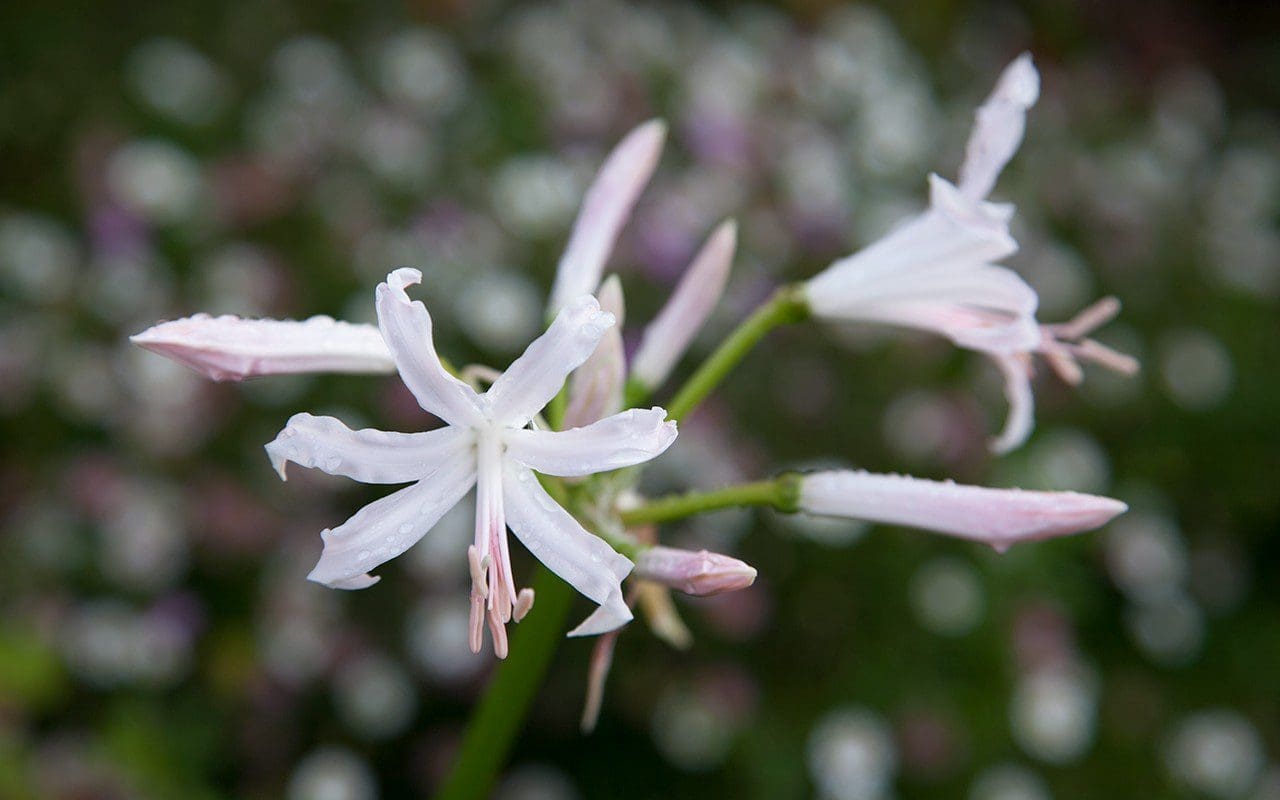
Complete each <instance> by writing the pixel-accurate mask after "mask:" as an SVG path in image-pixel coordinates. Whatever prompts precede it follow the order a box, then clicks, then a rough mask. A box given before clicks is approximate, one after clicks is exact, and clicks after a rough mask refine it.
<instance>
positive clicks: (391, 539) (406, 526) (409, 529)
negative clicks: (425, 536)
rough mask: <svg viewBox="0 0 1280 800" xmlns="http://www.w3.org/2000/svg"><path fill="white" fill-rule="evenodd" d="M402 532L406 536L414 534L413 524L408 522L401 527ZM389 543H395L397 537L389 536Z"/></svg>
mask: <svg viewBox="0 0 1280 800" xmlns="http://www.w3.org/2000/svg"><path fill="white" fill-rule="evenodd" d="M400 532H401V533H404V534H409V533H413V525H412V524H411V523H408V522H406V523H405V524H403V525H401V526H400ZM387 541H388V542H394V541H395V537H393V536H388V537H387Z"/></svg>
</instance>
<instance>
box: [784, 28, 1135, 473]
mask: <svg viewBox="0 0 1280 800" xmlns="http://www.w3.org/2000/svg"><path fill="white" fill-rule="evenodd" d="M1039 95H1040V76H1039V74H1038V73H1037V72H1036V68H1035V66H1034V65H1033V64H1032V63H1031V57H1030V56H1029V55H1026V54H1023V55H1022V56H1019V57H1018V58H1017V59H1015V60H1014V62H1013V63H1012V64H1010V65H1009V66H1008V67H1007V68H1005V70H1004V72H1003V73H1002V74H1001V75H1000V79H999V80H998V81H997V82H996V87H995V89H994V90H993V91H992V92H991V95H990V96H989V97H988V98H987V100H986V101H985V102H984V103H983V104H982V106H981V107H980V108H979V109H978V112H977V115H976V118H975V120H974V124H973V129H972V131H971V133H970V135H969V141H968V144H967V145H966V147H965V154H964V161H963V163H961V165H960V173H959V178H958V180H957V181H956V183H954V184H953V183H951V182H950V181H947V180H945V179H943V178H941V177H939V176H937V175H930V176H929V192H930V194H929V207H928V208H927V209H926V210H925V211H923V212H921V213H920V214H917V215H916V216H914V217H911V218H910V219H907V220H906V221H904V222H903V223H902V224H901V225H899V226H898V227H897V228H895V229H894V230H892V231H890V232H889V233H888V234H887V235H886V236H884V237H882V238H880V239H879V240H877V241H875V242H873V243H872V244H871V245H869V246H867V247H865V248H863V249H862V250H859V251H858V252H856V253H854V254H853V255H850V256H848V257H846V258H842V259H840V260H839V261H836V262H835V263H833V264H832V265H831V266H829V267H827V269H825V270H823V271H822V272H821V273H819V274H818V275H816V276H814V277H813V278H812V279H810V280H809V281H808V282H807V283H806V284H805V285H804V296H805V300H806V303H807V305H808V308H809V309H810V311H811V312H812V313H813V314H814V316H817V317H819V318H825V319H828V320H833V321H838V320H843V321H852V322H871V323H880V324H887V325H895V326H899V327H905V328H915V329H918V330H923V331H928V332H930V333H935V334H939V335H941V336H945V337H947V338H949V339H951V341H953V342H954V343H955V344H957V345H959V346H960V347H965V348H968V349H970V350H976V351H978V352H981V353H983V354H985V355H987V356H988V357H989V358H990V359H991V360H992V362H993V363H994V364H995V365H996V367H997V368H999V370H1000V371H1001V374H1002V375H1003V376H1004V381H1005V396H1006V398H1007V399H1008V401H1009V404H1010V410H1009V414H1008V417H1007V420H1006V422H1005V426H1004V430H1003V431H1002V432H1001V433H1000V435H999V436H997V437H995V438H994V439H993V440H992V442H991V448H992V450H994V451H996V452H998V453H1004V452H1008V451H1009V450H1012V449H1014V448H1015V447H1018V446H1019V445H1021V444H1022V443H1023V442H1025V441H1026V439H1027V437H1028V436H1029V435H1030V433H1031V428H1032V410H1033V409H1032V406H1033V398H1032V393H1031V364H1032V356H1033V355H1040V356H1042V357H1043V358H1045V359H1046V360H1047V361H1049V363H1050V365H1051V366H1053V367H1054V371H1055V372H1057V373H1058V374H1059V375H1061V376H1062V377H1063V378H1064V379H1067V380H1068V381H1070V382H1072V383H1078V382H1079V379H1080V372H1079V368H1078V365H1076V364H1075V362H1076V361H1090V362H1093V363H1095V364H1099V365H1101V366H1104V367H1107V368H1109V369H1114V370H1118V371H1121V372H1125V373H1131V372H1133V371H1134V370H1136V369H1137V364H1136V362H1134V361H1133V359H1130V358H1128V357H1127V356H1124V355H1122V354H1119V353H1115V352H1114V351H1110V350H1108V349H1107V348H1105V347H1102V346H1101V345H1099V344H1098V343H1097V342H1094V341H1092V340H1082V338H1081V337H1082V336H1083V335H1084V334H1085V333H1087V332H1088V331H1089V330H1091V329H1092V327H1096V325H1098V324H1101V323H1102V322H1105V321H1106V320H1107V319H1109V318H1110V315H1113V314H1114V313H1115V311H1116V310H1118V308H1119V307H1118V305H1117V304H1115V301H1114V300H1107V301H1103V302H1101V303H1100V304H1098V305H1097V306H1094V307H1092V308H1091V309H1089V310H1087V311H1086V312H1084V314H1082V317H1083V318H1088V320H1089V321H1091V322H1092V325H1085V324H1083V323H1081V322H1080V318H1078V319H1077V320H1076V321H1073V322H1072V323H1068V324H1064V325H1041V324H1039V323H1038V322H1037V320H1036V310H1037V306H1038V304H1039V298H1038V297H1037V296H1036V293H1035V290H1034V289H1032V288H1031V287H1030V286H1029V285H1028V284H1027V283H1026V282H1025V281H1024V280H1023V279H1022V278H1021V277H1019V276H1018V274H1017V273H1015V272H1014V271H1013V270H1011V269H1009V268H1008V267H1005V266H1002V265H1000V264H997V263H996V262H997V261H1000V260H1001V259H1004V258H1007V257H1008V256H1011V255H1013V254H1014V253H1015V252H1017V250H1018V243H1017V242H1016V241H1014V239H1013V237H1012V235H1011V234H1010V233H1009V222H1010V220H1011V219H1012V218H1013V213H1014V208H1013V206H1012V205H1009V204H1006V203H993V202H991V201H989V200H988V199H987V197H988V195H989V194H990V193H991V190H992V188H993V187H994V186H995V182H996V178H997V177H999V175H1000V172H1001V171H1002V170H1003V169H1004V167H1005V165H1006V164H1007V163H1008V162H1009V159H1011V158H1012V157H1013V154H1014V153H1015V152H1016V151H1017V149H1018V146H1019V145H1020V144H1021V143H1022V137H1023V133H1024V131H1025V128H1026V116H1027V111H1028V110H1029V109H1030V108H1031V106H1032V105H1034V104H1035V102H1036V100H1037V99H1038V98H1039ZM1099 309H1110V314H1106V313H1099ZM1067 362H1071V364H1070V365H1068V363H1067Z"/></svg>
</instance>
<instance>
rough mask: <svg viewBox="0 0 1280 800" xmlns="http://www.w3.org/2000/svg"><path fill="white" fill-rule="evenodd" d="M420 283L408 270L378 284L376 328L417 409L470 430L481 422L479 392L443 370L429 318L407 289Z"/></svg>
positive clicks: (413, 272) (412, 270)
mask: <svg viewBox="0 0 1280 800" xmlns="http://www.w3.org/2000/svg"><path fill="white" fill-rule="evenodd" d="M421 282H422V273H421V272H419V271H418V270H416V269H409V268H407V267H404V268H401V269H398V270H396V271H394V272H392V273H391V274H390V275H388V276H387V281H386V283H380V284H378V291H377V306H378V327H379V328H381V330H382V336H383V338H384V339H385V340H386V342H387V347H388V348H390V350H391V355H392V356H393V357H394V358H395V361H396V367H397V368H399V370H400V378H401V379H402V380H403V381H404V384H405V386H408V387H409V391H411V392H413V396H414V397H416V398H417V400H418V405H420V406H422V408H423V409H424V410H426V411H429V412H431V413H432V414H435V415H436V416H437V417H439V418H440V419H442V420H444V421H445V422H448V423H449V424H450V425H460V426H471V425H475V424H478V423H479V422H480V420H481V419H482V415H481V413H480V399H479V397H477V396H476V393H475V391H474V390H473V389H472V388H471V387H470V386H468V385H467V384H465V383H463V382H462V381H460V380H458V379H457V378H455V377H453V376H452V375H450V374H449V373H448V372H446V371H445V369H444V367H443V366H442V365H441V363H440V357H439V356H438V355H436V346H435V341H434V339H433V337H432V335H431V314H429V313H428V312H427V307H426V306H424V305H423V304H422V302H421V301H419V300H410V299H409V295H408V294H406V293H405V290H404V289H405V287H406V286H409V285H411V284H415V283H421Z"/></svg>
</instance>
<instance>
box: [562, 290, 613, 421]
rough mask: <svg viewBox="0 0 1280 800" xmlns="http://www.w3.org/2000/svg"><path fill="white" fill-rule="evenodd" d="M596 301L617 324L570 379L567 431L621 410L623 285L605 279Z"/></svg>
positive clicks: (605, 333)
mask: <svg viewBox="0 0 1280 800" xmlns="http://www.w3.org/2000/svg"><path fill="white" fill-rule="evenodd" d="M599 297H600V308H601V310H603V311H606V312H608V313H610V314H612V315H613V318H614V320H615V321H616V324H614V325H613V326H612V327H610V328H609V329H608V330H606V331H605V332H604V336H603V337H601V339H600V344H598V345H597V346H596V349H595V352H593V353H592V354H591V355H590V356H589V357H588V358H587V360H586V361H584V362H583V363H582V366H580V367H578V368H577V369H576V370H574V371H573V374H572V375H570V376H569V404H568V406H567V407H566V408H565V412H564V427H566V428H580V427H582V426H583V425H590V424H591V423H593V422H596V421H598V420H601V419H604V418H605V417H607V416H609V415H610V414H614V413H617V412H618V411H619V410H621V409H622V389H623V385H624V384H625V383H626V380H627V355H626V351H625V350H624V348H623V345H622V319H623V316H624V314H625V307H624V305H623V300H622V282H621V281H619V280H618V276H617V275H610V276H609V277H608V278H606V279H605V282H604V283H603V284H602V285H601V286H600V295H599Z"/></svg>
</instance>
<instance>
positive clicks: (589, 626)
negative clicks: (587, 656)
mask: <svg viewBox="0 0 1280 800" xmlns="http://www.w3.org/2000/svg"><path fill="white" fill-rule="evenodd" d="M633 619H635V617H634V616H633V615H632V613H631V609H630V608H628V607H627V604H626V602H624V601H623V599H622V595H621V594H619V595H618V596H617V597H611V598H609V600H608V601H607V602H606V603H605V604H604V605H602V606H600V607H599V608H597V609H596V610H595V611H593V612H591V614H590V615H589V616H588V617H587V618H586V619H584V620H583V621H582V622H580V623H579V624H578V627H576V628H574V629H573V630H571V631H569V632H568V633H567V634H565V635H566V636H569V637H571V638H577V637H580V636H599V635H600V634H602V633H609V632H611V631H616V630H618V629H619V628H621V627H622V626H623V625H626V624H627V623H628V622H630V621H631V620H633Z"/></svg>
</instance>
